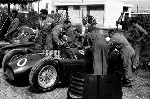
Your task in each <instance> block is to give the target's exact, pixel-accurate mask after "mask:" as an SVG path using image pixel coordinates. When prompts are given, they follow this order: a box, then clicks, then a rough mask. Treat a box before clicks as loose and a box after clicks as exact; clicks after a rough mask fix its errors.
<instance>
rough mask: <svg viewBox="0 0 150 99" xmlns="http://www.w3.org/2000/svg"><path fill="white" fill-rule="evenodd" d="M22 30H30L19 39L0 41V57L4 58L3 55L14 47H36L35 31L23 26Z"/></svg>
mask: <svg viewBox="0 0 150 99" xmlns="http://www.w3.org/2000/svg"><path fill="white" fill-rule="evenodd" d="M21 30H24V31H28V32H29V33H28V34H27V35H20V36H19V37H18V38H17V39H14V40H12V42H11V43H9V42H1V43H0V59H1V60H3V57H4V56H5V55H6V53H7V52H8V51H10V50H12V49H25V50H26V49H29V48H31V49H32V48H34V47H35V42H34V41H33V40H34V39H35V35H36V34H35V32H34V31H33V30H32V29H31V28H28V27H22V28H21Z"/></svg>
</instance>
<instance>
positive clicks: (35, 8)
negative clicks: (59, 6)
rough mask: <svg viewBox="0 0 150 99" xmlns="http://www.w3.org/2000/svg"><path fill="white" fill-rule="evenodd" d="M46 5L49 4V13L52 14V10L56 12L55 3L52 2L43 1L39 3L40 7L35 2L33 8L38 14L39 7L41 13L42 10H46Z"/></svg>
mask: <svg viewBox="0 0 150 99" xmlns="http://www.w3.org/2000/svg"><path fill="white" fill-rule="evenodd" d="M46 3H48V13H49V14H50V13H51V11H52V10H55V7H54V3H53V2H52V0H41V1H40V2H39V6H38V2H34V3H33V8H34V10H35V11H37V12H38V7H39V11H40V10H41V9H45V8H46Z"/></svg>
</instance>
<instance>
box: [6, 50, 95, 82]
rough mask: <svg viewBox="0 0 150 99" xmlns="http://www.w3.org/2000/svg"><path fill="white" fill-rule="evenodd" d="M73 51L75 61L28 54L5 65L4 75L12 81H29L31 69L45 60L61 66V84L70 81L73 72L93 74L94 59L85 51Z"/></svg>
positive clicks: (42, 53)
mask: <svg viewBox="0 0 150 99" xmlns="http://www.w3.org/2000/svg"><path fill="white" fill-rule="evenodd" d="M71 51H72V52H73V54H74V55H75V58H73V59H69V58H65V59H64V58H50V57H46V54H45V52H41V53H30V54H26V55H24V56H22V57H20V58H18V59H16V60H13V61H10V62H9V63H8V64H7V65H5V66H4V67H3V71H4V75H5V76H6V77H7V78H9V79H10V80H12V81H20V80H21V79H22V80H26V81H28V80H29V74H30V72H31V69H33V68H34V67H35V66H37V64H38V62H40V61H41V60H43V59H44V60H46V61H47V62H48V63H50V64H55V65H57V66H59V73H58V74H59V81H60V82H66V81H69V79H70V74H71V72H85V71H86V72H92V64H93V63H92V58H89V57H88V56H86V55H85V52H84V51H83V50H78V49H77V48H71ZM34 69H35V68H34ZM8 71H9V73H8ZM32 73H33V70H32ZM57 83H58V82H57Z"/></svg>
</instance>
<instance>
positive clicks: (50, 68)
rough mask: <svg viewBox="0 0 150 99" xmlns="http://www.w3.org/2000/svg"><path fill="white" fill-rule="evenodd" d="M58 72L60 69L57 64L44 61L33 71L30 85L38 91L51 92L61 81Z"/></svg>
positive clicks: (34, 67)
mask: <svg viewBox="0 0 150 99" xmlns="http://www.w3.org/2000/svg"><path fill="white" fill-rule="evenodd" d="M58 71H59V69H58V66H57V65H56V64H53V62H51V63H49V62H48V61H47V60H45V59H42V60H41V61H39V62H38V63H37V64H36V65H35V66H33V68H32V69H31V72H30V74H29V83H30V85H31V87H33V88H34V89H36V90H37V91H40V92H45V91H51V90H52V89H54V88H55V87H56V84H57V83H58V81H59V73H58Z"/></svg>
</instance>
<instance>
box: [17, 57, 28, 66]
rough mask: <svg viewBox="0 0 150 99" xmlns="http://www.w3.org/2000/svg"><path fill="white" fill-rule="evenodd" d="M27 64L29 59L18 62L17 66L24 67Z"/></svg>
mask: <svg viewBox="0 0 150 99" xmlns="http://www.w3.org/2000/svg"><path fill="white" fill-rule="evenodd" d="M26 63H27V58H22V59H20V60H19V61H18V63H17V65H18V66H20V67H22V66H24V65H25V64H26Z"/></svg>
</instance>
